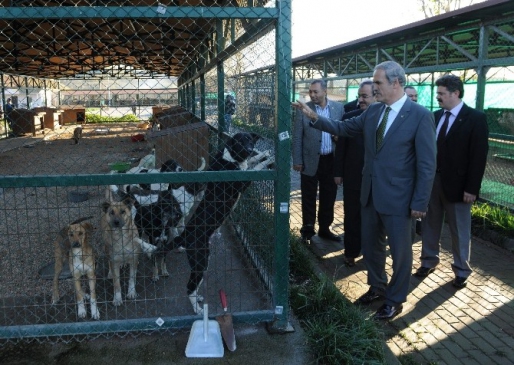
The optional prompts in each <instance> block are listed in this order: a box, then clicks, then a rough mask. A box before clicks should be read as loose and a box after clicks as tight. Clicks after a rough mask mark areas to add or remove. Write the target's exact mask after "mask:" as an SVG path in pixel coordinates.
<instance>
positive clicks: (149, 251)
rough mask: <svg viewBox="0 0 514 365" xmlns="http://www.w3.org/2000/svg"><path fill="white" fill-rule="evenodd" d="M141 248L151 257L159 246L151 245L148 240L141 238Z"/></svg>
mask: <svg viewBox="0 0 514 365" xmlns="http://www.w3.org/2000/svg"><path fill="white" fill-rule="evenodd" d="M141 250H142V251H143V253H145V254H146V255H147V256H148V258H151V257H152V254H153V253H154V252H155V251H157V246H154V245H151V244H149V243H148V242H145V241H143V240H141Z"/></svg>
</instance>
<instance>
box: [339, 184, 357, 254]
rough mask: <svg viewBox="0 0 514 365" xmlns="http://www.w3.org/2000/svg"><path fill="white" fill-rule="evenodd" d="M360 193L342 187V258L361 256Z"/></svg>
mask: <svg viewBox="0 0 514 365" xmlns="http://www.w3.org/2000/svg"><path fill="white" fill-rule="evenodd" d="M360 195H361V191H360V190H359V189H349V188H346V187H345V186H344V182H343V196H344V256H345V257H347V258H352V259H354V258H356V257H359V255H360V254H361V202H360Z"/></svg>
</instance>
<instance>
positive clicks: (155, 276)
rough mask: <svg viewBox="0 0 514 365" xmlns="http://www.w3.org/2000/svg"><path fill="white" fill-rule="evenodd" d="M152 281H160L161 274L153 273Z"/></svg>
mask: <svg viewBox="0 0 514 365" xmlns="http://www.w3.org/2000/svg"><path fill="white" fill-rule="evenodd" d="M152 281H153V282H154V283H156V282H158V281H159V275H158V274H157V275H155V274H154V275H152Z"/></svg>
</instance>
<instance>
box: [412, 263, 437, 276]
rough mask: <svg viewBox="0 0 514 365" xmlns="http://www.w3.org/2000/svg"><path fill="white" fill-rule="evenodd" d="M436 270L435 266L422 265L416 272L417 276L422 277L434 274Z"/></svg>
mask: <svg viewBox="0 0 514 365" xmlns="http://www.w3.org/2000/svg"><path fill="white" fill-rule="evenodd" d="M434 271H435V267H424V266H420V267H419V268H418V269H417V270H416V272H415V273H414V275H415V276H418V277H420V278H424V277H427V276H428V275H430V274H432V273H433V272H434Z"/></svg>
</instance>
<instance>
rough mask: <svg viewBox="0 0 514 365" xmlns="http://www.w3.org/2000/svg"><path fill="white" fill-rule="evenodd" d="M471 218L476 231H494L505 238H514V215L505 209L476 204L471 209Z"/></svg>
mask: <svg viewBox="0 0 514 365" xmlns="http://www.w3.org/2000/svg"><path fill="white" fill-rule="evenodd" d="M471 217H472V226H473V228H474V229H475V230H476V229H479V230H480V229H481V230H492V231H495V232H496V233H498V234H500V235H502V236H505V237H514V215H513V214H512V213H511V212H510V210H509V209H507V208H505V207H501V206H495V205H490V204H487V203H476V204H473V206H472V207H471Z"/></svg>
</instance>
